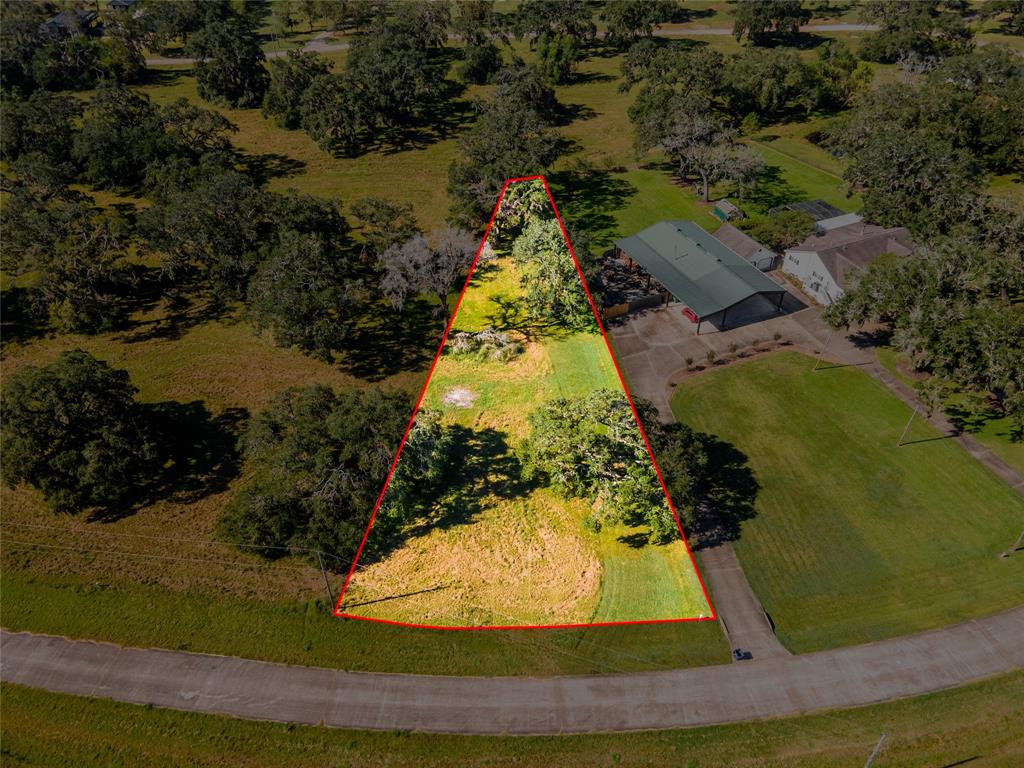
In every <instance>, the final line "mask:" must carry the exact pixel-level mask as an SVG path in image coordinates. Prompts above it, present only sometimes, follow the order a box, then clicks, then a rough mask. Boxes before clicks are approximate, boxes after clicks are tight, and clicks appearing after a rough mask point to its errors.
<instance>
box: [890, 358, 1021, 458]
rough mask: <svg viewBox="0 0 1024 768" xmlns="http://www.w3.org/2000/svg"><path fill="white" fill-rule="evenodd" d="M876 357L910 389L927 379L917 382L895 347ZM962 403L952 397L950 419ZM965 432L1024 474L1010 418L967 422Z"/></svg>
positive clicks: (1018, 445) (922, 375)
mask: <svg viewBox="0 0 1024 768" xmlns="http://www.w3.org/2000/svg"><path fill="white" fill-rule="evenodd" d="M875 354H876V356H877V357H878V362H880V363H881V364H882V365H883V366H885V368H886V370H888V371H889V373H891V374H892V375H893V376H896V377H897V378H899V379H900V380H901V381H903V383H904V384H906V385H907V386H908V387H913V386H914V384H915V383H916V381H917V380H920V379H921V378H924V377H925V375H924V374H918V375H917V377H916V379H915V378H914V377H913V376H911V375H910V372H909V369H908V368H907V362H906V360H905V358H904V357H903V355H901V354H900V353H898V352H897V351H896V350H894V349H893V348H892V347H879V348H878V349H876V350H875ZM960 400H961V396H959V395H953V396H952V397H950V398H949V399H948V400H947V402H946V408H947V409H948V413H949V414H950V415H951V416H956V415H957V413H958V411H957V406H958V405H959V404H960ZM990 413H991V412H990ZM964 429H965V431H967V432H968V433H969V434H970V435H971V436H972V437H974V438H975V439H976V440H977V441H978V442H979V443H981V444H982V445H984V446H985V447H986V448H988V449H989V450H990V451H992V452H993V453H994V454H996V455H997V456H998V457H999V458H1001V459H1002V460H1003V461H1005V462H1006V463H1007V464H1009V465H1010V466H1011V467H1013V468H1014V469H1015V470H1017V471H1018V472H1020V473H1021V474H1024V442H1022V441H1020V440H1017V441H1015V440H1014V439H1013V424H1012V422H1011V419H1010V418H1009V417H1007V416H999V415H998V413H992V414H991V415H990V416H989V417H987V418H985V417H982V418H980V419H973V420H970V421H966V422H965V423H964Z"/></svg>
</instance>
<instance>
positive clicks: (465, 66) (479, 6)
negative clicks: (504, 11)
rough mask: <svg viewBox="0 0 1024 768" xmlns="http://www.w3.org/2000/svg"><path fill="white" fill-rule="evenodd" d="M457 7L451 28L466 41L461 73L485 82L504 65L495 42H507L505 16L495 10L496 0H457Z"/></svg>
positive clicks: (474, 81)
mask: <svg viewBox="0 0 1024 768" xmlns="http://www.w3.org/2000/svg"><path fill="white" fill-rule="evenodd" d="M455 8H456V9H457V11H458V12H457V14H456V15H455V16H454V17H453V19H452V31H454V32H455V34H456V35H458V36H459V37H461V38H462V40H463V41H464V42H465V48H464V49H463V53H462V64H461V65H460V67H459V76H460V77H461V78H462V79H463V80H465V81H466V82H469V83H477V84H482V83H486V82H488V81H489V80H490V79H491V77H492V76H493V75H494V74H495V73H496V72H497V71H498V70H499V69H501V51H500V50H499V49H498V46H497V44H496V43H497V42H499V41H500V42H502V43H508V34H507V33H506V32H505V28H504V27H505V25H504V22H503V20H502V16H501V14H499V13H496V12H495V11H494V0H457V2H456V3H455Z"/></svg>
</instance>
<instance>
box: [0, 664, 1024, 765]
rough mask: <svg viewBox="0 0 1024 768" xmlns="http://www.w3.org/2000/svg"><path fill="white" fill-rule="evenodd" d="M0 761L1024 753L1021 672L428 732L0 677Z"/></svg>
mask: <svg viewBox="0 0 1024 768" xmlns="http://www.w3.org/2000/svg"><path fill="white" fill-rule="evenodd" d="M0 690H2V694H3V700H4V707H3V713H2V720H0V726H2V727H3V731H4V741H3V747H2V752H0V754H2V756H3V762H4V765H6V766H10V767H11V768H14V767H15V766H29V765H31V766H53V767H54V768H56V766H67V765H74V766H76V768H90V767H91V766H97V767H98V766H108V765H131V766H138V768H148V767H149V766H152V767H153V768H156V767H157V766H165V765H183V764H188V765H190V766H197V768H198V767H199V766H211V767H213V766H217V767H219V768H223V767H224V766H242V765H260V766H268V767H273V768H287V767H288V766H296V767H297V766H308V765H332V766H338V767H339V768H342V767H347V766H361V767H362V766H366V767H367V768H375V767H378V766H379V767H381V768H383V766H388V768H400V767H401V766H416V767H417V768H430V767H431V766H438V767H440V766H451V765H469V764H472V765H517V766H523V768H529V767H530V766H538V767H542V768H547V766H552V765H558V766H587V768H590V767H591V766H651V765H673V766H693V767H694V768H696V767H698V766H699V767H701V768H710V767H711V766H730V768H775V767H777V768H783V767H785V768H847V767H848V766H852V765H861V764H863V762H864V760H866V759H867V756H868V755H869V754H870V753H871V750H872V748H873V747H874V745H875V743H876V742H877V741H878V737H879V735H880V734H881V733H882V732H886V733H888V734H889V736H888V738H887V740H886V743H885V749H884V751H883V752H882V754H881V755H880V756H879V758H878V759H877V760H876V762H875V765H876V766H877V767H878V768H899V767H901V766H906V767H907V768H910V767H914V768H916V767H917V766H922V765H929V766H954V765H965V764H969V765H971V766H972V767H973V766H978V767H979V768H982V767H983V766H984V767H986V768H996V767H997V766H1013V765H1020V763H1021V762H1022V761H1024V747H1022V744H1024V725H1022V724H1024V673H1015V674H1011V675H1006V676H1003V677H998V678H994V679H992V680H988V681H984V682H980V683H975V684H973V685H968V686H964V687H962V688H957V689H955V690H951V691H944V692H941V693H936V694H932V695H929V696H922V697H919V698H916V699H912V700H909V701H897V702H893V703H890V704H879V705H874V706H870V707H864V708H861V709H852V710H845V711H837V712H827V713H823V714H820V715H810V716H805V717H795V718H787V719H783V720H767V721H760V722H752V723H744V724H741V725H724V726H715V727H709V728H694V729H689V730H675V731H659V732H648V733H625V734H600V735H594V736H555V737H478V736H461V737H460V736H434V735H425V734H418V733H374V732H367V731H341V730H331V729H327V728H313V727H306V726H291V725H283V724H279V723H257V722H249V721H244V720H234V719H231V718H225V717H219V716H215V715H201V714H191V713H184V712H175V711H171V710H161V709H152V708H149V707H140V706H136V705H132V704H121V703H117V702H111V701H105V700H102V699H86V698H78V697H73V696H65V695H62V694H54V693H48V692H45V691H38V690H32V689H28V688H22V687H19V686H14V685H4V686H3V688H2V689H0Z"/></svg>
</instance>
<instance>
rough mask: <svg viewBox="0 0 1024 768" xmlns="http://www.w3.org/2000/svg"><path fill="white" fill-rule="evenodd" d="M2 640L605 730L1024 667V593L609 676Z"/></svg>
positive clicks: (169, 693) (75, 669) (185, 683)
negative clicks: (846, 633)
mask: <svg viewBox="0 0 1024 768" xmlns="http://www.w3.org/2000/svg"><path fill="white" fill-rule="evenodd" d="M0 648H2V653H0V679H2V680H4V681H5V682H12V683H19V684H22V685H28V686H33V687H37V688H45V689H47V690H51V691H58V692H62V693H71V694H78V695H83V696H98V697H102V698H110V699H116V700H119V701H127V702H132V703H136V704H152V705H155V706H160V707H169V708H171V709H180V710H186V711H191V712H206V713H219V714H224V715H233V716H236V717H241V718H247V719H253V720H276V721H282V722H295V723H304V724H308V725H317V724H320V723H323V724H325V725H328V726H331V727H337V728H359V729H374V730H415V731H427V732H441V733H465V734H503V733H507V734H557V733H594V732H601V731H629V730H645V729H656V728H679V727H688V726H698V725H712V724H717V723H730V722H737V721H745V720H751V719H757V718H769V717H781V716H786V715H797V714H801V713H805V712H813V711H818V710H825V709H836V708H840V707H853V706H861V705H865V704H872V703H877V702H881V701H887V700H890V699H896V698H903V697H908V696H916V695H919V694H923V693H928V692H931V691H938V690H942V689H944V688H950V687H953V686H957V685H962V684H964V683H968V682H971V681H972V680H978V679H981V678H986V677H990V676H993V675H998V674H1002V673H1006V672H1012V671H1014V670H1019V669H1022V668H1024V606H1022V607H1020V608H1016V609H1014V610H1012V611H1008V612H1006V613H1002V614H997V615H995V616H990V617H988V618H985V619H980V620H976V621H971V622H967V623H965V624H959V625H957V626H953V627H946V628H944V629H939V630H935V631H932V632H925V633H922V634H917V635H908V636H906V637H901V638H896V639H893V640H885V641H882V642H879V643H872V644H868V645H860V646H853V647H850V648H842V649H838V650H833V651H826V652H822V653H814V654H808V655H803V656H789V657H784V658H773V659H765V660H762V661H758V660H754V661H748V662H742V663H738V664H732V665H727V666H717V667H700V668H696V669H681V670H672V671H666V672H641V673H636V674H630V675H607V676H579V677H550V678H513V677H496V678H478V677H477V678H474V677H427V676H419V675H392V674H377V673H360V672H341V671H338V670H330V669H317V668H310V667H290V666H285V665H282V664H270V663H267V662H260V661H251V660H248V659H237V658H231V657H224V656H206V655H202V654H194V653H183V652H180V651H163V650H155V649H138V648H122V647H119V646H116V645H110V644H106V643H94V642H90V641H82V640H77V641H76V640H67V639H64V638H59V637H50V636H46V635H31V634H26V633H10V632H6V631H4V632H3V633H2V634H0Z"/></svg>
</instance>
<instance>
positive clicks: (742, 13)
mask: <svg viewBox="0 0 1024 768" xmlns="http://www.w3.org/2000/svg"><path fill="white" fill-rule="evenodd" d="M732 16H733V21H732V34H733V37H735V38H736V39H737V40H742V39H743V37H744V35H745V36H746V37H747V39H748V40H750V42H751V43H753V44H754V45H765V44H767V43H771V42H778V41H783V40H792V39H794V38H795V37H796V36H797V35H798V34H799V32H800V25H801V24H806V23H807V22H808V21H810V19H811V12H810V11H809V10H808V9H806V8H804V7H803V2H801V0H736V2H735V3H734V4H733V7H732Z"/></svg>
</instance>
